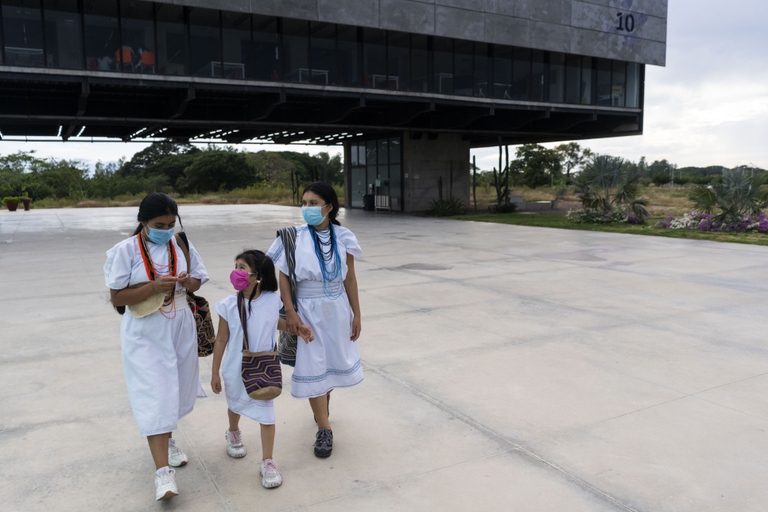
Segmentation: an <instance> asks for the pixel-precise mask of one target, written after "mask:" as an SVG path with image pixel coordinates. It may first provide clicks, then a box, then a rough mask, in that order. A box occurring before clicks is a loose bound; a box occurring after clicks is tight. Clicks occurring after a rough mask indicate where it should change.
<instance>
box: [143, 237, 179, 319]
mask: <svg viewBox="0 0 768 512" xmlns="http://www.w3.org/2000/svg"><path fill="white" fill-rule="evenodd" d="M136 243H137V244H138V246H139V253H141V259H142V261H143V262H144V270H146V272H147V277H149V280H150V281H154V280H155V279H157V278H158V277H163V276H176V272H177V268H176V267H177V265H176V262H177V261H178V256H177V255H176V247H175V246H174V245H173V243H172V242H171V241H169V242H168V244H167V246H168V264H167V265H163V264H160V263H155V262H154V261H152V256H151V255H150V252H149V247H148V246H147V240H146V237H145V236H144V233H143V232H142V233H139V234H138V235H136ZM163 308H168V310H165V309H163ZM160 314H162V315H163V316H164V317H165V318H168V319H171V318H175V317H176V301H175V300H174V291H172V292H170V293H166V294H165V298H164V299H163V305H162V307H161V308H160Z"/></svg>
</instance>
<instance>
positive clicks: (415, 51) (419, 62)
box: [411, 34, 429, 92]
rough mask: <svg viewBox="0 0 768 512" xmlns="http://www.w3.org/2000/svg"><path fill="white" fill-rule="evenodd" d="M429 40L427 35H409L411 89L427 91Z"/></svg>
mask: <svg viewBox="0 0 768 512" xmlns="http://www.w3.org/2000/svg"><path fill="white" fill-rule="evenodd" d="M428 44H429V41H428V39H427V36H422V35H416V34H413V35H411V91H414V92H429V46H428Z"/></svg>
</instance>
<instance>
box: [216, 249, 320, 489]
mask: <svg viewBox="0 0 768 512" xmlns="http://www.w3.org/2000/svg"><path fill="white" fill-rule="evenodd" d="M229 278H230V281H231V282H232V286H233V287H234V288H235V290H236V291H237V293H233V294H232V295H230V296H229V297H226V298H225V299H222V300H220V301H219V302H217V303H216V312H217V313H218V314H219V330H218V333H217V335H216V344H215V345H214V349H213V368H212V373H213V375H212V377H211V389H212V390H213V392H214V393H216V394H219V393H221V391H222V379H221V376H220V375H219V373H220V372H221V374H222V375H223V377H224V386H223V389H224V394H225V395H226V397H227V405H228V406H229V409H228V410H227V415H228V417H229V429H228V430H227V431H226V432H225V433H224V437H225V438H226V440H227V454H228V455H229V456H230V457H233V458H236V459H239V458H242V457H245V455H246V449H245V445H244V444H243V438H242V434H241V433H240V416H245V417H247V418H250V419H252V420H254V421H258V422H259V423H260V424H261V454H262V459H261V464H260V474H261V485H262V486H264V487H265V488H267V489H270V488H274V487H278V486H279V485H280V484H282V483H283V477H282V475H281V474H280V471H279V470H278V469H277V464H275V461H274V459H273V453H272V450H273V448H274V444H275V408H274V400H254V399H253V398H251V397H250V396H248V393H247V391H246V389H245V385H244V384H243V379H242V376H241V368H242V362H243V354H242V347H243V329H247V331H246V332H247V334H248V336H247V340H248V345H249V346H248V349H249V351H250V352H271V351H273V350H275V336H276V334H277V333H276V331H277V329H287V326H286V325H285V320H282V319H280V308H281V307H282V306H283V303H282V300H281V299H280V295H279V294H278V293H277V277H276V275H275V267H274V264H273V263H272V260H270V259H269V258H268V257H267V256H266V255H265V254H264V253H263V252H261V251H255V250H250V251H245V252H243V253H241V254H238V255H237V257H236V258H235V270H233V271H232V273H231V274H230V276H229ZM241 307H243V310H244V311H245V313H244V317H245V318H244V319H243V317H241V315H240V308H241ZM299 334H300V335H301V336H302V337H303V338H304V339H306V340H307V341H311V340H312V339H313V337H312V331H311V330H310V329H309V328H308V327H306V326H303V328H302V330H301V332H300V333H299ZM227 347H229V348H227ZM225 349H226V353H225Z"/></svg>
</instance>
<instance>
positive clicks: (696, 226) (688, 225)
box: [657, 212, 768, 233]
mask: <svg viewBox="0 0 768 512" xmlns="http://www.w3.org/2000/svg"><path fill="white" fill-rule="evenodd" d="M657 227H659V228H664V229H687V230H690V231H712V232H717V233H720V232H722V233H768V219H767V218H766V216H765V214H764V213H763V214H760V215H759V216H757V217H753V216H749V217H745V218H744V219H743V220H742V221H740V222H723V221H720V220H716V219H715V215H712V214H709V213H698V212H691V213H686V214H685V215H683V216H682V217H675V216H674V215H670V216H668V217H667V218H666V219H664V220H662V221H659V223H658V224H657Z"/></svg>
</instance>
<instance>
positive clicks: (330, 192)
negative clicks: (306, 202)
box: [301, 181, 341, 226]
mask: <svg viewBox="0 0 768 512" xmlns="http://www.w3.org/2000/svg"><path fill="white" fill-rule="evenodd" d="M307 192H313V193H315V194H317V195H318V196H320V197H322V198H323V199H325V202H326V203H327V204H330V205H331V206H333V210H331V212H330V213H329V214H328V218H329V219H331V223H332V224H336V225H337V226H341V224H340V223H339V221H338V220H336V216H337V215H338V214H339V196H337V195H336V191H335V190H334V189H333V187H332V186H330V185H329V184H328V183H325V182H324V181H316V182H314V183H310V184H309V185H307V186H306V188H305V189H304V192H302V193H301V195H304V194H306V193H307Z"/></svg>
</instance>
